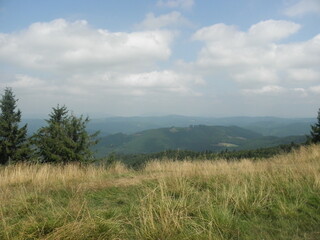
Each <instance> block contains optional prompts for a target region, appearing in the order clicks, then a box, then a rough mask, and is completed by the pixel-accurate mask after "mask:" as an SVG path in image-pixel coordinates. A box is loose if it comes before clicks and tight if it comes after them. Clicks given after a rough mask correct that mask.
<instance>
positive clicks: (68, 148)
mask: <svg viewBox="0 0 320 240" xmlns="http://www.w3.org/2000/svg"><path fill="white" fill-rule="evenodd" d="M17 101H18V100H17V99H16V98H15V95H14V93H13V91H12V89H11V88H6V89H5V90H4V94H3V95H2V98H1V100H0V111H1V112H0V164H2V165H4V164H9V163H15V162H21V161H36V162H40V163H62V164H65V163H68V162H82V163H84V162H90V161H92V160H94V157H93V152H92V151H91V150H90V147H91V146H92V145H94V144H96V143H97V140H96V136H97V134H98V132H96V133H94V134H91V135H90V134H89V133H88V132H87V131H86V125H87V123H88V122H89V118H88V117H86V118H84V117H83V116H80V117H77V116H75V115H74V114H72V113H70V111H69V110H68V109H67V107H66V106H60V105H58V106H57V107H53V108H52V112H51V113H50V114H49V119H47V120H46V123H47V124H46V126H44V127H42V128H40V129H39V130H38V131H37V132H36V133H34V134H33V135H32V136H31V137H28V136H27V127H28V126H27V124H26V125H24V126H22V127H20V126H19V125H20V122H21V111H20V110H19V109H17Z"/></svg>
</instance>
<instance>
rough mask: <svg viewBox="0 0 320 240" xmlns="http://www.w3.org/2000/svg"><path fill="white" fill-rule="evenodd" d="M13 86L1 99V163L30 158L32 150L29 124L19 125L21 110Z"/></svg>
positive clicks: (6, 90) (7, 89)
mask: <svg viewBox="0 0 320 240" xmlns="http://www.w3.org/2000/svg"><path fill="white" fill-rule="evenodd" d="M17 101H18V100H16V99H15V96H14V95H13V92H12V89H11V88H6V89H5V92H4V95H2V99H1V100H0V110H1V112H0V164H7V163H8V162H17V161H24V160H28V159H29V158H30V155H31V150H30V148H29V144H28V141H27V124H26V125H24V126H23V127H21V128H20V127H19V123H20V121H21V111H20V110H16V107H17V105H16V103H17Z"/></svg>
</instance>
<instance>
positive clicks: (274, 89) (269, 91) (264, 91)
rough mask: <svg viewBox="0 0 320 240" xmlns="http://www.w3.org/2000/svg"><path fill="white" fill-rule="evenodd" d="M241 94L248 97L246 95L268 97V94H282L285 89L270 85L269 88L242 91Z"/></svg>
mask: <svg viewBox="0 0 320 240" xmlns="http://www.w3.org/2000/svg"><path fill="white" fill-rule="evenodd" d="M242 92H243V93H244V94H245V95H248V94H268V95H270V94H279V93H283V92H285V89H284V88H283V87H280V86H276V85H270V86H264V87H262V88H258V89H243V90H242Z"/></svg>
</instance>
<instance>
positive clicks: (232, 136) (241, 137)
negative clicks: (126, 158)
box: [95, 125, 305, 156]
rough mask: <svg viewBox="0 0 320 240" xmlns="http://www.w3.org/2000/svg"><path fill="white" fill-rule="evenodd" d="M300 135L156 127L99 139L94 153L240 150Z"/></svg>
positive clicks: (298, 139)
mask: <svg viewBox="0 0 320 240" xmlns="http://www.w3.org/2000/svg"><path fill="white" fill-rule="evenodd" d="M304 141H305V137H304V136H296V137H285V138H280V137H265V136H263V135H261V134H259V133H255V132H253V131H250V130H247V129H244V128H240V127H236V126H230V127H224V126H205V125H198V126H190V127H187V128H178V127H171V128H159V129H152V130H146V131H142V132H139V133H135V134H130V135H126V134H123V133H118V134H113V135H109V136H107V137H103V138H101V140H100V142H99V144H98V145H97V146H95V150H96V151H97V152H98V155H99V156H103V155H105V154H108V153H111V152H116V153H125V154H132V153H152V152H160V151H164V150H168V149H181V150H192V151H206V150H207V151H221V150H224V149H231V150H243V149H254V148H259V147H270V146H277V145H279V144H287V143H291V142H296V143H300V142H304Z"/></svg>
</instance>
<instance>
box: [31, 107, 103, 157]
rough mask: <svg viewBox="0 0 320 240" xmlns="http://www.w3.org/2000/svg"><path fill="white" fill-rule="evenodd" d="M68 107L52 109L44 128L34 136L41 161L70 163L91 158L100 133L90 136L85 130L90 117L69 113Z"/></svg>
mask: <svg viewBox="0 0 320 240" xmlns="http://www.w3.org/2000/svg"><path fill="white" fill-rule="evenodd" d="M68 112H69V111H68V110H67V108H66V107H65V106H62V107H60V106H59V105H58V106H57V107H56V108H53V111H52V113H51V114H50V115H49V117H50V118H49V120H46V121H47V123H48V126H46V127H42V128H40V129H39V130H38V132H37V133H36V134H35V135H34V136H33V143H34V145H35V147H36V151H37V154H38V155H39V157H40V161H41V162H49V163H67V162H87V161H90V160H92V158H93V153H92V151H91V150H90V147H91V146H92V145H94V144H96V140H94V138H95V137H96V135H97V134H98V133H95V134H93V135H89V134H88V132H87V131H86V125H87V123H88V122H89V119H88V118H83V116H80V117H76V116H74V115H69V114H68Z"/></svg>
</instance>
